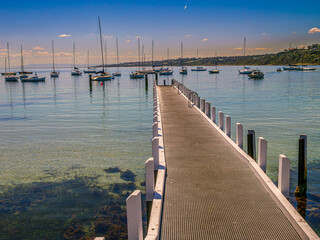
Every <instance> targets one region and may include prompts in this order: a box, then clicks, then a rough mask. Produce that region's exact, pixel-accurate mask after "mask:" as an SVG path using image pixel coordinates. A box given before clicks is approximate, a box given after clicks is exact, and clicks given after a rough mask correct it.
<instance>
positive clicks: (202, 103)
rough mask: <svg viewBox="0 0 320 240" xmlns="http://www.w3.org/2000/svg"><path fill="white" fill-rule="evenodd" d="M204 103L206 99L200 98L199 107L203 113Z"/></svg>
mask: <svg viewBox="0 0 320 240" xmlns="http://www.w3.org/2000/svg"><path fill="white" fill-rule="evenodd" d="M205 103H206V100H205V99H201V100H200V109H201V111H202V112H203V113H204V110H205Z"/></svg>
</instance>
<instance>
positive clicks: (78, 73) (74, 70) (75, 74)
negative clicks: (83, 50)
mask: <svg viewBox="0 0 320 240" xmlns="http://www.w3.org/2000/svg"><path fill="white" fill-rule="evenodd" d="M71 75H72V76H81V75H82V72H81V71H80V70H79V68H77V67H76V46H75V43H73V71H71Z"/></svg>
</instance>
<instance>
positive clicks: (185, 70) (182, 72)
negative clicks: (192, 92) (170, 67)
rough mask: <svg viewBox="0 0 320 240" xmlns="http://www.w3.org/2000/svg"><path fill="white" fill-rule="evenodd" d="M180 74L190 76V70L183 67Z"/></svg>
mask: <svg viewBox="0 0 320 240" xmlns="http://www.w3.org/2000/svg"><path fill="white" fill-rule="evenodd" d="M179 73H180V74H183V75H186V74H188V69H187V68H186V67H182V68H181V69H180V71H179Z"/></svg>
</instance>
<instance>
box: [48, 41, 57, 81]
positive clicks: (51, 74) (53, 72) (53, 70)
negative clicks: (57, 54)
mask: <svg viewBox="0 0 320 240" xmlns="http://www.w3.org/2000/svg"><path fill="white" fill-rule="evenodd" d="M50 76H51V77H52V78H57V77H59V72H56V69H55V66H54V45H53V40H52V72H51V73H50Z"/></svg>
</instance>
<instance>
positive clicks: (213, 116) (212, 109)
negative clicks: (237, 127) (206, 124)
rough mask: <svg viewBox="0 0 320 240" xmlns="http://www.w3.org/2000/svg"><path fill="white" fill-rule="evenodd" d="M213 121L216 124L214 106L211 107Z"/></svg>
mask: <svg viewBox="0 0 320 240" xmlns="http://www.w3.org/2000/svg"><path fill="white" fill-rule="evenodd" d="M211 120H212V122H214V123H216V108H215V107H214V106H212V107H211Z"/></svg>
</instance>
